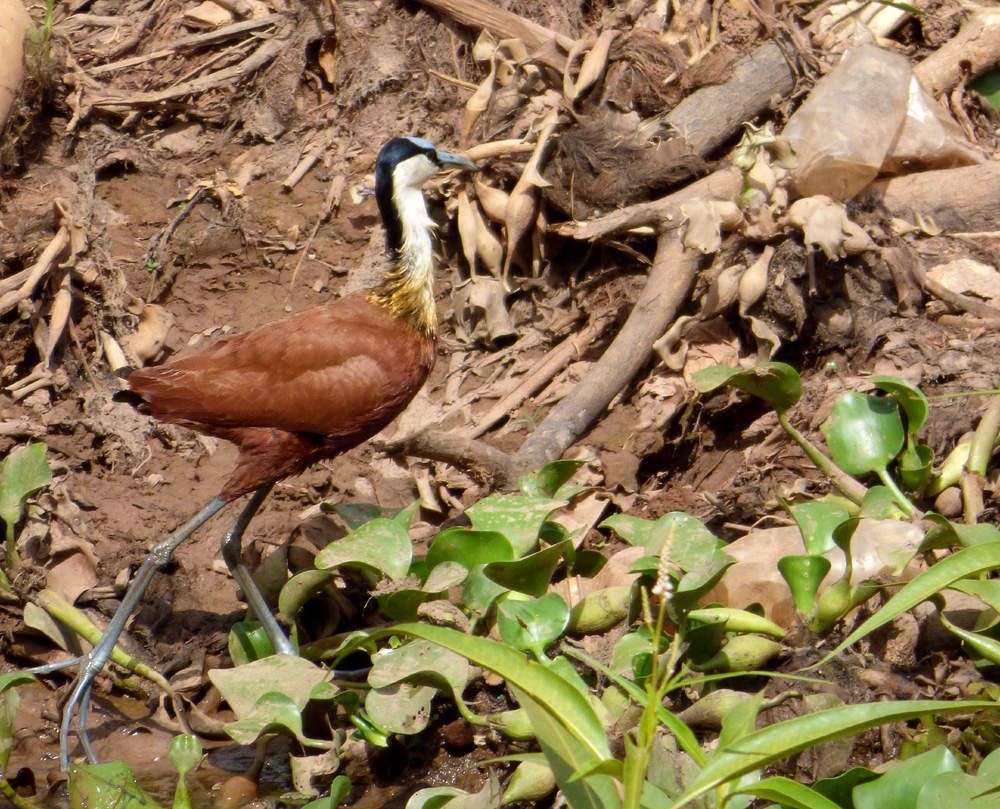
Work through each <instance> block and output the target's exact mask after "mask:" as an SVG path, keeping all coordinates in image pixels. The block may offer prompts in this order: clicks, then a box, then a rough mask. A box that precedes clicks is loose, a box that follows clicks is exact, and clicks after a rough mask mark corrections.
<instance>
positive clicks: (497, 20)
mask: <svg viewBox="0 0 1000 809" xmlns="http://www.w3.org/2000/svg"><path fill="white" fill-rule="evenodd" d="M421 2H422V3H423V4H424V5H425V6H430V7H431V8H433V9H435V10H437V11H438V12H440V13H441V14H446V15H448V16H449V17H451V18H452V19H453V20H455V21H456V22H459V23H461V24H462V25H467V26H469V27H470V28H473V29H475V30H476V31H478V30H480V29H481V28H486V29H487V30H489V31H492V32H493V33H494V34H497V35H499V36H500V37H502V38H507V37H513V38H516V39H520V40H521V41H522V42H523V43H524V45H525V47H526V48H528V50H535V49H537V48H540V47H542V46H543V45H545V44H546V43H548V42H552V41H553V40H554V41H555V42H556V44H558V45H559V47H561V48H564V49H565V50H567V51H568V50H570V49H571V48H572V47H573V45H574V44H575V42H576V40H575V39H573V37H569V36H566V35H565V34H560V33H559V32H558V31H553V30H552V29H550V28H546V27H545V26H544V25H539V24H538V23H537V22H532V21H531V20H528V19H526V18H524V17H519V16H518V15H517V14H514V13H512V12H510V11H504V10H503V9H502V8H499V7H498V6H496V5H494V4H493V3H489V2H486V0H421Z"/></svg>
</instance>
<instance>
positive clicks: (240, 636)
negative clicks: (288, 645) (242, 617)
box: [229, 621, 274, 666]
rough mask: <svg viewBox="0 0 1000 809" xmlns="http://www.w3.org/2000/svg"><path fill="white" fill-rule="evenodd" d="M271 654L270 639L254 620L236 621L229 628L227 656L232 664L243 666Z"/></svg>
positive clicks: (272, 647)
mask: <svg viewBox="0 0 1000 809" xmlns="http://www.w3.org/2000/svg"><path fill="white" fill-rule="evenodd" d="M273 654H274V646H273V645H272V644H271V639H270V638H269V637H268V636H267V632H265V631H264V627H262V626H261V625H260V624H258V623H257V622H256V621H238V622H237V623H235V624H233V626H232V628H231V629H230V630H229V656H230V657H231V658H232V659H233V665H234V666H245V665H246V664H247V663H250V662H252V661H254V660H262V659H263V658H265V657H270V656H271V655H273Z"/></svg>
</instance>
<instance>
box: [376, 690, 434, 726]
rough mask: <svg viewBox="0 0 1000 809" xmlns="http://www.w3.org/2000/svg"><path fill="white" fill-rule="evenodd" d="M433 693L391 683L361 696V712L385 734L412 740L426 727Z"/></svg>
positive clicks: (429, 717)
mask: <svg viewBox="0 0 1000 809" xmlns="http://www.w3.org/2000/svg"><path fill="white" fill-rule="evenodd" d="M436 693H437V691H435V690H434V689H433V688H431V687H430V686H426V685H414V684H413V683H393V684H392V685H387V686H385V687H384V688H373V689H371V690H370V691H369V692H368V693H367V694H366V695H365V711H366V712H367V713H368V715H369V716H370V717H371V719H372V721H374V722H375V723H376V724H377V725H378V726H379V728H380V729H381V730H382V731H383V732H385V733H400V734H403V735H405V736H412V735H414V734H416V733H420V732H421V731H423V730H424V729H425V728H426V727H427V723H428V722H430V719H431V702H432V701H433V699H434V695H435V694H436Z"/></svg>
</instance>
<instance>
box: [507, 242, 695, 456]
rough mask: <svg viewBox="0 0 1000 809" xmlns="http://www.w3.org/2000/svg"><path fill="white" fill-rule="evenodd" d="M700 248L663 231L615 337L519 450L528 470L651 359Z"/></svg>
mask: <svg viewBox="0 0 1000 809" xmlns="http://www.w3.org/2000/svg"><path fill="white" fill-rule="evenodd" d="M701 258H702V257H701V254H699V253H697V252H695V251H693V250H685V249H684V247H683V245H682V244H681V240H680V235H679V234H678V233H677V232H676V231H674V230H668V231H664V232H663V233H661V234H660V236H659V239H658V241H657V245H656V256H655V258H654V259H653V266H652V268H651V269H650V272H649V279H648V280H647V281H646V286H645V287H644V288H643V290H642V293H641V294H640V295H639V300H638V301H636V304H635V306H634V307H633V308H632V312H631V313H630V314H629V316H628V320H626V321H625V325H624V326H622V329H621V331H620V332H618V336H617V337H615V339H614V342H612V343H611V345H610V346H609V347H608V350H607V351H605V352H604V354H603V355H602V356H601V358H600V359H599V360H598V361H597V362H595V363H594V365H593V366H591V368H590V370H589V371H588V372H587V374H586V376H584V378H583V379H581V380H580V383H579V384H578V385H577V386H576V387H575V388H573V390H572V391H570V393H569V394H568V395H567V396H565V397H564V398H563V399H562V400H561V401H560V402H559V404H557V405H556V406H555V407H554V408H552V410H551V411H550V412H549V414H548V415H547V416H546V417H545V419H544V420H543V421H542V423H541V424H539V425H538V428H537V429H536V430H535V431H534V432H533V433H532V434H531V436H529V438H528V439H527V440H526V441H525V442H524V444H523V445H522V446H521V449H520V450H518V452H517V455H516V456H515V461H516V463H517V465H518V466H519V467H520V468H521V469H523V470H525V471H526V472H527V471H531V470H533V469H536V468H538V467H540V466H542V465H543V464H545V463H547V462H548V461H551V460H554V459H556V458H558V457H559V456H560V455H562V454H563V452H565V451H566V450H567V449H568V448H569V447H570V445H572V444H573V442H574V441H576V440H577V439H578V438H579V437H580V436H581V435H583V433H584V431H585V430H586V429H587V428H588V427H590V425H591V424H593V423H594V420H595V419H596V418H597V417H598V416H600V415H601V413H603V412H604V411H605V409H606V408H607V406H608V405H609V404H610V403H611V400H612V399H614V397H615V396H617V395H618V393H619V392H620V391H621V390H623V389H624V388H625V387H626V386H627V385H628V384H629V383H630V382H631V381H632V379H633V378H634V377H635V375H636V374H637V373H638V372H639V370H640V369H641V368H642V366H643V365H645V364H646V362H648V361H649V358H650V356H652V353H653V343H654V342H655V341H656V340H657V338H659V337H660V335H662V334H663V332H664V331H666V329H667V326H669V325H670V323H671V322H672V321H673V319H674V318H675V317H676V316H677V312H678V310H679V309H680V307H681V306H682V305H683V304H684V302H685V301H686V300H687V299H688V294H689V293H690V291H691V287H692V286H693V284H694V278H695V275H696V273H697V271H698V265H699V263H700V260H701Z"/></svg>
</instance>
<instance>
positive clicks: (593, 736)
mask: <svg viewBox="0 0 1000 809" xmlns="http://www.w3.org/2000/svg"><path fill="white" fill-rule="evenodd" d="M391 631H392V632H393V633H399V634H405V635H410V636H412V637H415V638H423V639H424V640H429V641H431V642H432V643H437V644H439V645H441V646H444V647H445V648H446V649H451V650H452V651H453V652H456V653H457V654H460V655H462V656H463V657H466V658H468V659H469V660H470V661H471V662H472V663H474V664H475V665H477V666H482V667H483V668H486V669H489V670H490V671H492V672H495V673H496V674H499V675H500V676H501V677H503V678H504V679H505V680H506V681H507V685H508V687H512V688H517V689H519V690H520V692H521V693H523V694H524V695H525V696H526V697H530V698H532V699H535V700H537V701H538V703H539V705H540V706H542V710H543V711H544V712H546V713H548V714H549V715H550V716H551V718H552V720H553V721H555V722H556V723H557V724H558V726H559V727H561V728H562V731H561V732H562V733H564V734H566V735H567V737H568V738H569V739H570V740H571V742H572V744H573V746H574V747H575V748H576V749H577V750H579V751H580V754H581V760H583V761H585V762H587V763H588V764H593V765H595V766H596V765H597V764H600V763H601V762H603V761H606V760H608V759H610V758H611V751H610V749H609V747H608V740H607V737H606V736H605V733H604V725H603V724H602V723H601V720H600V719H599V718H598V717H597V714H596V713H595V712H594V709H593V708H592V707H591V705H590V702H589V701H588V700H587V698H586V697H585V696H584V695H583V694H581V693H580V692H579V691H577V689H576V688H574V687H573V686H572V685H570V684H569V683H568V682H567V681H566V680H565V679H563V678H562V677H561V676H560V675H558V674H556V673H555V672H552V671H549V670H548V669H546V668H545V667H544V666H542V665H540V664H539V663H536V662H535V661H533V660H529V659H528V658H527V657H525V655H524V654H523V653H521V652H518V651H515V650H514V649H511V648H510V647H509V646H507V645H505V644H502V643H497V642H496V641H492V640H489V639H488V638H480V637H474V636H471V635H464V634H463V633H461V632H457V631H455V630H453V629H448V628H446V627H440V626H430V625H424V624H399V625H398V626H395V627H393V628H392V630H391ZM553 769H555V767H553Z"/></svg>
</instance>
